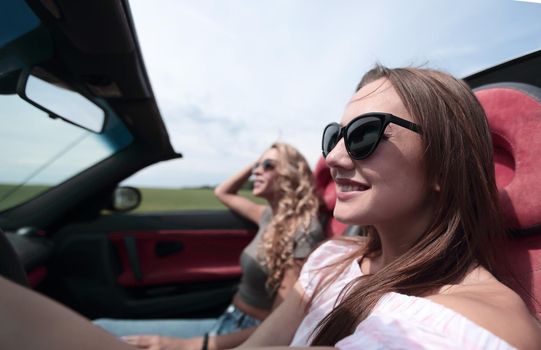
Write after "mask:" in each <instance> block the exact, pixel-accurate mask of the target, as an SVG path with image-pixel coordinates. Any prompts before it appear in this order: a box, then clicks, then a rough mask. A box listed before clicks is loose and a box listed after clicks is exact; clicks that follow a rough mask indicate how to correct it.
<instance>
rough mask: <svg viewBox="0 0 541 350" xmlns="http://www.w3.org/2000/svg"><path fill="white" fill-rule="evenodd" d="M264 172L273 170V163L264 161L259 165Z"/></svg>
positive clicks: (267, 160) (268, 160)
mask: <svg viewBox="0 0 541 350" xmlns="http://www.w3.org/2000/svg"><path fill="white" fill-rule="evenodd" d="M261 166H262V167H263V170H264V171H269V170H273V169H274V166H275V165H274V163H273V162H272V160H270V159H265V160H264V161H263V163H262V164H261Z"/></svg>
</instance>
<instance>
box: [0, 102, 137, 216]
mask: <svg viewBox="0 0 541 350" xmlns="http://www.w3.org/2000/svg"><path fill="white" fill-rule="evenodd" d="M106 129H107V130H106V131H105V132H104V133H103V134H95V133H92V132H89V131H87V130H84V129H82V128H80V127H77V126H74V125H72V124H69V123H66V122H64V121H62V120H59V119H52V118H50V117H49V116H48V115H47V114H46V113H44V112H43V111H41V110H39V109H37V108H35V107H33V106H32V105H30V104H28V103H27V102H25V101H23V100H22V99H21V98H19V97H18V96H17V95H0V164H2V171H1V172H0V210H5V209H8V208H11V207H13V206H15V205H18V204H21V203H23V202H25V201H27V200H29V199H31V198H33V197H35V196H37V195H39V194H40V193H42V192H43V191H46V190H47V189H49V188H50V187H52V186H56V185H58V184H60V183H62V182H63V181H65V180H67V179H69V178H70V177H72V176H74V175H76V174H78V173H79V172H81V171H83V170H84V169H86V168H88V167H90V166H92V165H94V164H95V163H97V162H99V161H101V160H103V159H105V158H107V157H109V156H110V155H112V154H113V153H115V152H116V151H118V150H120V149H122V148H124V147H125V146H127V145H128V144H129V143H130V142H131V140H132V137H131V135H130V134H129V132H128V131H127V129H126V128H125V127H124V126H123V125H122V124H121V123H120V121H119V120H118V119H117V118H116V117H115V116H114V114H112V113H110V118H109V120H108V125H107V126H106Z"/></svg>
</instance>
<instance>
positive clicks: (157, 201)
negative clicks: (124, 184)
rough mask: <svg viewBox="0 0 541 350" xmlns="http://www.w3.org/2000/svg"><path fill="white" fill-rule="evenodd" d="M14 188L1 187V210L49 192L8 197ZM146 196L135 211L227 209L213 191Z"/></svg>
mask: <svg viewBox="0 0 541 350" xmlns="http://www.w3.org/2000/svg"><path fill="white" fill-rule="evenodd" d="M14 187H15V186H14V185H10V184H0V210H3V209H7V208H10V207H12V206H15V205H17V204H21V203H23V202H25V201H27V200H29V199H31V198H32V197H34V196H37V195H38V194H40V193H41V192H43V191H45V190H47V189H48V188H49V186H45V185H25V186H23V187H21V188H19V189H17V191H15V192H14V193H13V194H11V195H10V196H9V197H7V198H5V199H2V198H4V196H5V195H6V194H8V193H9V192H10V191H12V190H13V189H14ZM139 189H140V190H141V194H142V196H143V200H142V202H141V205H140V206H139V207H138V208H137V209H135V210H133V211H132V212H155V211H179V210H201V209H225V206H224V205H223V204H221V203H220V202H219V201H218V200H217V199H216V197H215V196H214V193H213V189H212V188H180V189H176V188H139ZM240 193H241V194H242V195H244V196H246V197H248V198H250V199H254V200H256V201H257V202H259V203H264V202H263V201H262V200H261V199H256V198H254V197H253V196H252V194H251V192H250V190H241V191H240Z"/></svg>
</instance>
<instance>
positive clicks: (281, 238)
mask: <svg viewBox="0 0 541 350" xmlns="http://www.w3.org/2000/svg"><path fill="white" fill-rule="evenodd" d="M271 148H273V149H276V151H277V152H278V159H277V164H276V172H277V173H278V177H277V178H276V180H275V182H274V186H275V188H274V189H275V193H276V194H277V197H278V208H277V209H276V212H275V213H273V216H272V219H271V222H270V223H269V226H268V227H267V229H266V230H265V232H264V233H263V237H262V244H261V249H260V254H259V256H260V257H261V258H262V259H263V260H264V262H265V265H266V266H267V269H268V270H269V275H268V278H267V288H269V289H270V290H276V288H278V287H279V285H280V282H281V281H282V277H283V275H284V272H285V269H286V268H287V267H289V266H290V265H291V264H292V262H293V249H294V244H295V240H296V241H297V242H300V241H301V240H303V239H307V238H308V237H307V236H308V235H309V233H310V231H309V229H310V224H311V223H312V221H313V220H315V219H317V212H318V209H319V201H318V197H317V196H316V193H315V188H314V179H313V175H312V171H311V170H310V165H309V164H308V162H307V161H306V159H305V158H304V157H303V155H302V154H301V153H300V152H299V151H298V150H297V149H295V148H294V147H293V146H291V145H288V144H286V143H278V142H277V143H274V144H273V145H272V146H271ZM299 232H301V234H300V236H296V235H298V234H299Z"/></svg>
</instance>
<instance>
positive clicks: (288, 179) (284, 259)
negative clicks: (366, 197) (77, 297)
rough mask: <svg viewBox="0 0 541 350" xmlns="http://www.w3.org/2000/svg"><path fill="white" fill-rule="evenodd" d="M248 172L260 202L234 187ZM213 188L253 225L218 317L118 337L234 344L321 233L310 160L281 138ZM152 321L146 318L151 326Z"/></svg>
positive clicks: (279, 296) (168, 344)
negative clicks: (238, 274) (237, 277)
mask: <svg viewBox="0 0 541 350" xmlns="http://www.w3.org/2000/svg"><path fill="white" fill-rule="evenodd" d="M250 176H253V177H254V184H253V190H252V193H253V194H254V195H255V196H257V197H260V198H263V199H265V200H266V201H267V204H266V205H261V204H258V203H255V202H253V201H251V200H250V199H247V198H246V197H243V196H241V195H239V194H238V191H239V190H240V188H241V187H242V186H243V185H244V184H245V183H246V181H248V179H249V178H250ZM214 193H215V195H216V197H218V199H219V200H220V201H221V202H222V203H224V204H225V205H226V206H227V207H229V208H230V209H231V210H233V211H235V212H236V213H238V214H240V215H242V216H243V217H245V218H247V219H248V220H250V221H253V222H254V223H257V224H258V225H259V230H258V232H257V234H256V235H255V237H254V239H253V240H252V242H251V243H250V244H249V245H248V246H247V247H246V248H245V250H244V251H243V253H242V255H241V258H240V263H241V267H242V269H243V276H242V279H241V283H240V285H239V289H238V292H237V293H236V295H235V296H234V298H233V301H232V304H231V305H230V306H229V307H228V309H227V310H226V312H225V313H224V314H223V315H222V316H220V317H219V318H218V320H214V319H211V320H208V319H206V320H176V321H173V322H175V323H170V324H169V327H171V325H175V327H176V330H175V333H174V334H175V335H178V336H179V337H183V338H176V337H165V336H159V335H136V336H125V337H123V339H124V340H125V341H126V342H128V343H130V344H132V345H135V346H137V347H139V348H143V349H152V350H157V349H161V350H164V349H195V350H200V349H229V348H231V347H234V346H237V345H239V344H241V343H242V342H243V341H244V340H246V339H247V338H248V336H249V335H250V334H251V333H252V332H253V331H254V330H255V328H256V327H257V326H258V325H259V323H260V322H261V321H262V320H263V319H265V318H266V317H267V316H268V315H269V314H270V312H271V310H272V309H273V308H274V307H275V306H277V305H278V304H280V303H281V302H282V300H283V299H284V298H285V296H286V294H287V293H288V292H289V290H290V289H291V287H292V286H293V285H294V283H295V281H296V280H297V277H298V275H299V271H300V267H301V265H302V262H303V260H304V259H305V258H306V257H307V256H308V254H309V253H310V252H311V251H312V249H313V248H314V247H315V245H316V244H317V243H319V242H320V241H322V240H323V238H324V236H323V231H322V229H321V226H320V224H319V221H318V218H317V212H318V209H319V201H318V199H317V196H316V195H315V192H314V181H313V178H312V172H311V170H310V166H309V165H308V162H307V161H306V159H305V158H304V157H303V156H302V155H301V154H300V152H299V151H297V150H296V149H295V148H294V147H292V146H290V145H288V144H285V143H275V144H273V145H272V146H271V147H270V148H269V149H268V150H266V151H265V152H264V153H263V154H262V155H261V157H260V158H259V160H258V161H257V162H255V164H250V165H249V166H247V167H245V168H244V169H242V170H241V171H240V172H238V173H237V174H235V175H233V176H232V177H231V178H229V179H228V180H226V181H225V182H223V183H222V184H221V185H219V186H218V187H216V189H215V190H214ZM166 322H167V321H166ZM159 327H160V325H159V324H156V323H154V329H159ZM106 328H107V327H106ZM162 334H164V333H163V332H162ZM117 335H121V334H118V332H117Z"/></svg>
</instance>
